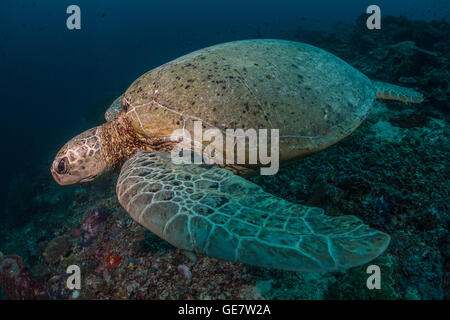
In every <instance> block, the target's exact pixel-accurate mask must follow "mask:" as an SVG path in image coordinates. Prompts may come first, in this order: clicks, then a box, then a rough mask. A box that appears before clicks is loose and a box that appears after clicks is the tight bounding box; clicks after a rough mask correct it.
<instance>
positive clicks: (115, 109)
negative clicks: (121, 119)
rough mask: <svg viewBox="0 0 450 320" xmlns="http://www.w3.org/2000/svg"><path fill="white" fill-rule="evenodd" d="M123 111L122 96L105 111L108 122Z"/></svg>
mask: <svg viewBox="0 0 450 320" xmlns="http://www.w3.org/2000/svg"><path fill="white" fill-rule="evenodd" d="M120 111H122V96H121V95H120V96H119V97H117V98H116V100H114V102H113V103H112V104H111V105H110V106H109V108H108V110H106V112H105V119H106V121H107V122H111V121H112V120H113V119H114V118H115V117H117V116H118V115H119V113H120Z"/></svg>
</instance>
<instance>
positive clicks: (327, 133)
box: [122, 40, 375, 160]
mask: <svg viewBox="0 0 450 320" xmlns="http://www.w3.org/2000/svg"><path fill="white" fill-rule="evenodd" d="M374 101H375V90H374V87H373V84H372V82H371V80H369V79H368V78H367V77H366V76H365V75H363V74H362V73H361V72H359V71H358V70H356V69H354V68H353V67H351V66H350V65H349V64H347V63H346V62H344V61H343V60H341V59H340V58H338V57H336V56H335V55H333V54H331V53H328V52H326V51H324V50H322V49H319V48H316V47H314V46H311V45H307V44H303V43H298V42H291V41H282V40H245V41H236V42H230V43H224V44H220V45H216V46H213V47H209V48H205V49H202V50H198V51H195V52H193V53H190V54H188V55H185V56H183V57H180V58H178V59H176V60H173V61H171V62H169V63H166V64H164V65H162V66H160V67H158V68H156V69H153V70H151V71H149V72H147V73H145V74H144V75H142V76H141V77H140V78H138V79H137V80H136V81H135V82H134V83H133V84H132V85H131V86H130V87H129V88H128V90H127V91H126V92H125V94H124V98H123V101H122V105H123V109H124V110H125V114H126V117H127V118H128V119H129V120H130V122H131V124H132V125H133V127H134V128H135V129H136V131H138V132H140V133H141V134H144V135H147V136H156V137H168V136H170V135H171V134H172V132H173V131H174V130H176V129H181V128H185V129H187V130H189V131H190V133H191V135H193V128H194V125H193V123H194V121H195V120H201V121H202V123H203V127H204V128H205V130H206V129H208V128H218V129H220V130H221V131H223V132H225V130H226V129H244V130H247V129H255V130H258V129H279V139H280V140H279V147H280V159H281V160H290V159H294V158H297V157H301V156H305V155H308V154H311V153H314V152H317V151H319V150H322V149H324V148H326V147H328V146H330V145H332V144H334V143H336V142H338V141H339V140H341V139H342V138H344V137H345V136H347V135H349V134H350V133H351V132H353V131H354V130H355V129H356V128H357V127H358V126H359V125H360V123H361V122H362V121H363V120H364V119H365V117H366V116H367V114H368V113H369V111H370V109H371V107H372V106H373V104H374Z"/></svg>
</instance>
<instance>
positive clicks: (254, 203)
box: [117, 152, 390, 271]
mask: <svg viewBox="0 0 450 320" xmlns="http://www.w3.org/2000/svg"><path fill="white" fill-rule="evenodd" d="M117 194H118V197H119V201H120V203H121V204H122V206H123V207H124V208H125V210H127V211H128V213H129V214H130V215H131V216H132V217H133V219H135V220H136V221H137V222H138V223H140V224H141V225H143V226H144V227H146V228H147V229H149V230H150V231H152V232H154V233H155V234H157V235H158V236H159V237H161V238H163V239H165V240H167V241H168V242H170V243H171V244H173V245H174V246H176V247H178V248H180V249H184V250H189V251H194V252H197V253H205V254H207V255H210V256H213V257H216V258H221V259H226V260H232V261H241V262H243V263H248V264H252V265H258V266H264V267H273V268H278V269H286V270H295V271H328V270H335V269H337V268H349V267H353V266H357V265H361V264H364V263H366V262H368V261H370V260H372V259H374V258H375V257H377V256H378V255H380V254H381V253H382V252H383V251H384V250H385V249H386V247H387V246H388V244H389V240H390V237H389V236H388V235H387V234H385V233H383V232H380V231H377V230H374V229H371V228H369V227H368V226H366V225H364V224H363V223H362V222H361V221H360V220H359V219H358V218H356V217H354V216H339V217H330V216H326V215H325V214H324V213H323V210H322V209H319V208H310V207H306V206H303V205H299V204H294V203H290V202H288V201H285V200H283V199H281V198H278V197H275V196H273V195H271V194H268V193H266V192H264V191H263V190H262V188H261V187H259V186H258V185H256V184H254V183H251V182H249V181H247V180H245V179H244V178H242V177H239V176H236V175H234V174H233V173H232V172H231V171H228V170H226V169H222V168H219V167H215V166H209V167H206V166H205V165H176V164H173V163H172V161H171V159H170V154H164V153H155V152H140V153H137V154H136V155H135V156H133V157H132V158H131V159H129V160H128V161H127V162H126V163H125V164H124V166H123V168H122V171H121V173H120V176H119V180H118V182H117Z"/></svg>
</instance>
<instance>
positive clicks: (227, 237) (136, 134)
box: [51, 40, 422, 271]
mask: <svg viewBox="0 0 450 320" xmlns="http://www.w3.org/2000/svg"><path fill="white" fill-rule="evenodd" d="M376 98H378V99H393V100H399V101H403V102H405V103H412V102H420V101H422V95H421V94H420V93H417V92H415V91H413V90H412V89H407V88H401V87H397V86H394V85H390V84H385V83H382V82H375V81H371V80H369V79H368V78H367V77H366V76H365V75H363V74H362V73H360V72H359V71H357V70H356V69H354V68H353V67H351V66H350V65H348V64H347V63H345V62H344V61H342V60H341V59H339V58H338V57H336V56H334V55H333V54H330V53H328V52H326V51H324V50H322V49H319V48H316V47H314V46H311V45H307V44H303V43H297V42H291V41H282V40H245V41H236V42H230V43H225V44H220V45H216V46H212V47H209V48H205V49H202V50H199V51H195V52H193V53H190V54H188V55H185V56H183V57H181V58H178V59H176V60H174V61H171V62H169V63H166V64H164V65H162V66H160V67H158V68H156V69H153V70H151V71H149V72H147V73H145V74H144V75H142V76H141V77H140V78H138V79H137V80H136V81H134V83H133V84H132V85H131V86H130V87H129V88H128V90H127V91H126V92H125V93H124V94H123V96H122V97H121V100H120V101H121V104H120V105H121V108H118V107H117V105H118V103H117V102H116V103H115V104H113V106H112V107H111V108H110V109H109V110H108V112H107V114H106V118H107V120H108V122H106V123H105V124H103V125H101V126H98V127H95V128H92V129H89V130H87V131H86V132H84V133H82V134H80V135H78V136H76V137H75V138H73V139H72V140H70V141H69V142H68V143H66V145H65V146H64V147H63V148H62V149H61V150H60V151H59V153H58V154H57V156H56V158H55V160H54V162H53V164H52V167H51V172H52V174H53V177H54V178H55V180H56V182H58V183H59V184H61V185H67V184H73V183H78V182H85V181H91V180H93V179H94V178H95V177H97V176H98V175H100V174H101V173H102V172H104V171H106V170H107V169H110V168H113V167H115V166H118V165H121V164H123V166H122V169H121V172H120V176H119V178H118V182H117V186H116V191H117V195H118V198H119V201H120V203H121V205H122V206H123V207H124V208H125V210H126V211H127V212H128V213H129V214H130V215H131V216H132V218H133V219H134V220H136V221H137V222H138V223H140V224H141V225H143V226H144V227H145V228H147V229H149V230H150V231H152V232H153V233H155V234H157V235H158V236H159V237H161V238H163V239H165V240H167V241H168V242H170V243H171V244H173V245H174V246H175V247H178V248H181V249H183V250H187V251H193V252H196V253H205V254H207V255H210V256H213V257H217V258H221V259H226V260H232V261H241V262H243V263H247V264H252V265H259V266H265V267H274V268H279V269H287V270H296V271H329V270H335V269H337V268H349V267H353V266H357V265H360V264H364V263H366V262H368V261H370V260H372V259H374V258H375V257H377V256H378V255H380V254H381V253H382V252H383V251H384V250H385V249H386V247H387V246H388V244H389V241H390V237H389V235H387V234H385V233H383V232H380V231H377V230H374V229H371V228H370V227H368V226H367V225H364V224H363V223H362V222H361V221H360V220H359V219H358V218H356V217H354V216H348V215H347V216H345V215H344V216H333V217H332V216H327V215H325V214H324V211H323V210H322V209H320V208H312V207H307V206H305V205H301V204H295V203H291V202H288V201H285V200H283V199H281V198H279V197H276V196H273V195H271V194H268V193H266V192H265V191H263V189H262V188H261V187H259V186H258V185H256V184H254V183H252V182H250V181H248V180H246V179H245V178H244V177H242V176H243V175H245V174H247V173H249V172H250V171H251V170H253V169H252V168H253V167H254V166H250V165H248V166H247V165H239V166H238V165H220V164H219V163H218V164H217V165H207V164H202V165H198V164H175V163H174V162H173V161H171V151H172V150H173V148H174V145H175V143H176V142H175V141H173V140H172V139H170V138H169V137H170V136H171V134H172V133H173V132H174V131H175V130H177V129H178V130H182V132H189V133H190V134H191V136H192V134H193V132H192V131H193V127H194V122H195V121H202V126H203V128H205V129H206V128H217V129H219V130H221V132H224V131H225V130H226V129H229V128H231V129H236V128H242V129H244V130H246V129H249V128H255V129H260V128H268V129H279V157H280V161H281V163H282V164H283V163H287V162H290V161H293V160H297V159H300V158H302V157H304V156H306V155H309V154H312V153H315V152H318V151H320V150H323V149H325V148H327V147H328V146H330V145H332V144H334V143H336V142H338V141H340V140H341V139H343V138H344V137H346V136H348V135H349V134H350V133H352V132H353V131H354V130H355V129H356V128H357V127H358V126H359V125H360V124H361V122H362V121H363V120H364V119H365V118H366V116H367V115H368V113H369V111H370V110H371V108H372V106H373V104H374V102H375V99H376ZM111 115H115V116H111ZM201 143H203V141H201ZM124 162H125V163H124ZM259 165H261V163H259Z"/></svg>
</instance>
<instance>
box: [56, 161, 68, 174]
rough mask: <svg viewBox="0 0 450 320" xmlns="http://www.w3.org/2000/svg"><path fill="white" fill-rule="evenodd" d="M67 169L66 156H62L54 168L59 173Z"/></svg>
mask: <svg viewBox="0 0 450 320" xmlns="http://www.w3.org/2000/svg"><path fill="white" fill-rule="evenodd" d="M66 169H67V158H62V159H61V160H59V163H58V167H57V168H56V172H58V173H59V174H63V173H66Z"/></svg>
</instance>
